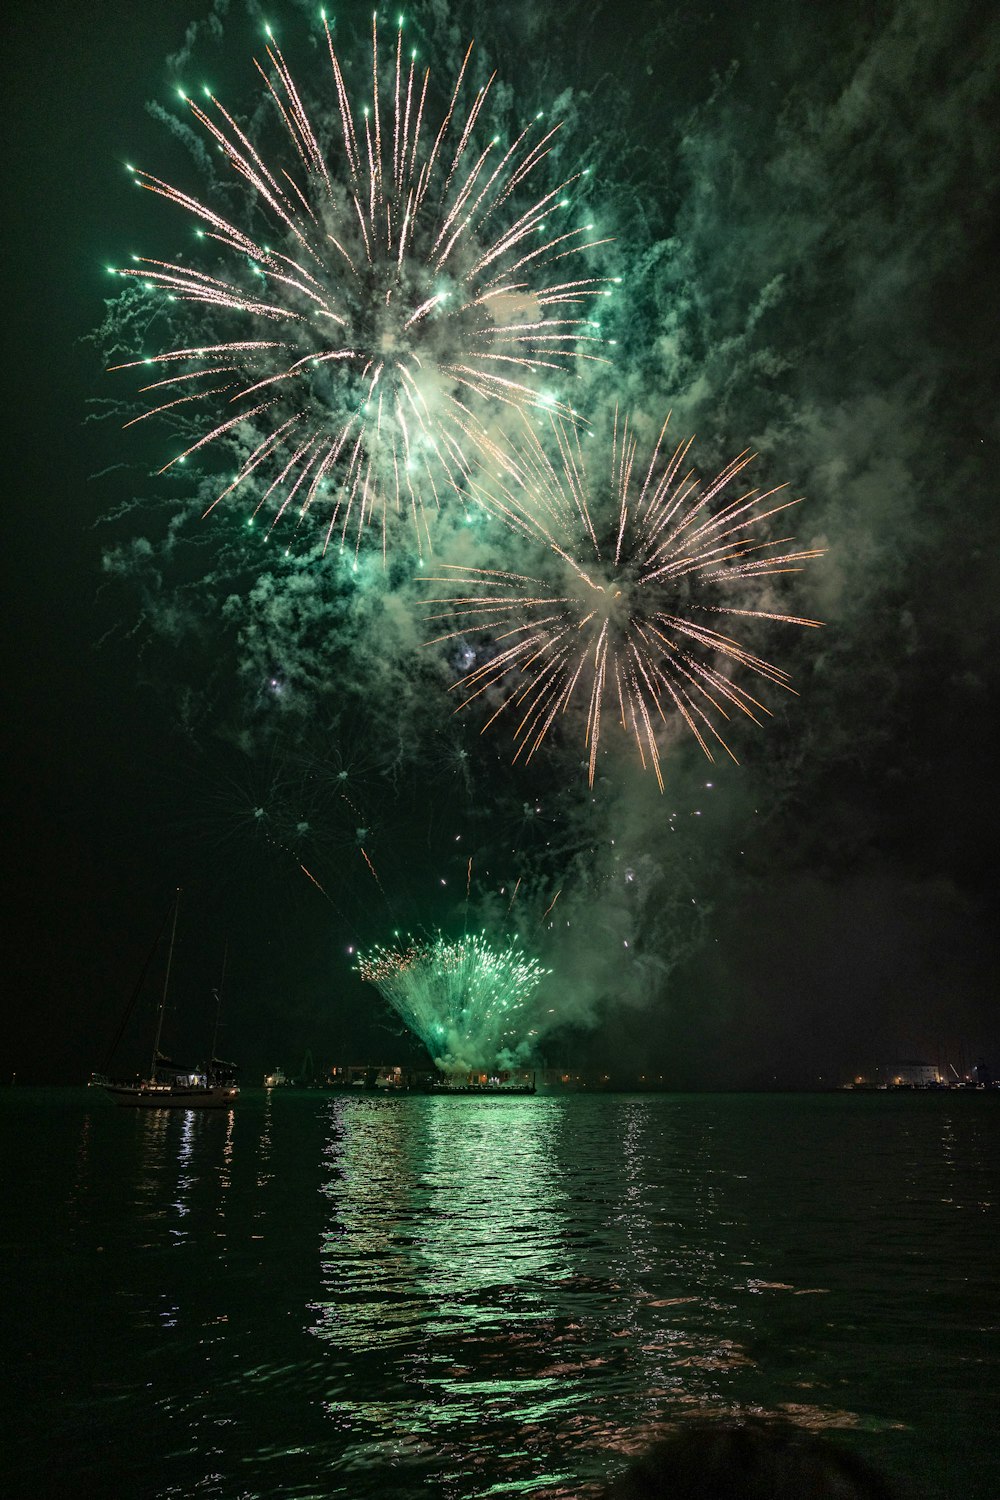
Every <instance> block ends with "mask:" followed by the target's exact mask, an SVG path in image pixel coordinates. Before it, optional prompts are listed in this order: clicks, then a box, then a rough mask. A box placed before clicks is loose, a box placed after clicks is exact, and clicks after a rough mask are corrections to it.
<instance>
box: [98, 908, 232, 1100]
mask: <svg viewBox="0 0 1000 1500" xmlns="http://www.w3.org/2000/svg"><path fill="white" fill-rule="evenodd" d="M180 906H181V893H180V891H179V890H178V892H177V894H176V897H175V899H174V903H173V923H172V926H171V929H170V948H169V950H168V953H167V969H166V973H165V974H164V977H163V991H162V993H161V995H160V1005H159V1010H158V1012H157V1018H156V1037H155V1040H154V1042H153V1058H152V1062H151V1063H150V1067H149V1075H148V1077H146V1078H141V1079H136V1080H135V1081H134V1082H132V1083H116V1082H113V1081H112V1080H111V1079H109V1078H108V1077H107V1076H106V1075H105V1073H104V1072H101V1073H94V1074H93V1075H92V1076H91V1080H90V1081H91V1084H93V1085H94V1086H96V1087H98V1088H101V1089H103V1090H104V1092H105V1093H106V1094H107V1095H108V1096H109V1098H111V1099H113V1100H114V1101H115V1103H116V1104H120V1105H122V1106H124V1107H125V1108H126V1109H231V1108H232V1106H233V1105H234V1104H235V1103H236V1100H237V1098H238V1097H239V1092H240V1091H239V1088H238V1087H237V1085H236V1072H237V1069H236V1067H235V1064H233V1063H226V1062H223V1061H222V1060H221V1059H220V1058H218V1057H216V1055H215V1049H216V1045H217V1042H218V1035H219V1015H220V1011H221V1007H222V997H221V990H216V991H215V992H214V993H215V1001H216V1007H215V1032H214V1035H213V1037H212V1053H211V1061H210V1063H209V1064H208V1066H207V1067H196V1068H184V1067H180V1066H178V1065H177V1064H176V1063H174V1062H172V1061H171V1059H170V1058H169V1057H165V1056H164V1054H163V1053H162V1052H161V1051H160V1042H161V1040H162V1037H163V1018H164V1015H165V1014H166V1009H167V994H168V992H169V989H170V971H171V968H172V967H173V960H174V943H175V942H176V939H177V918H178V915H179V914H180ZM162 931H163V929H162V928H161V929H160V933H158V934H157V938H156V942H155V943H154V945H153V949H152V950H151V952H150V955H149V957H148V958H147V960H146V963H145V965H144V966H143V971H142V973H141V974H140V976H139V980H138V983H137V984H136V987H135V989H134V990H133V992H132V997H131V999H130V1001H129V1004H128V1007H127V1009H126V1012H125V1015H124V1016H123V1018H122V1021H121V1024H120V1026H119V1028H118V1034H117V1036H116V1037H115V1040H114V1042H113V1043H112V1044H111V1048H110V1050H109V1053H108V1057H107V1059H106V1060H105V1067H107V1064H108V1063H109V1062H110V1059H111V1056H112V1055H113V1054H114V1051H115V1048H116V1047H117V1045H118V1042H119V1041H120V1040H121V1037H122V1033H123V1032H124V1030H125V1026H126V1024H127V1022H128V1018H129V1016H130V1015H131V1013H132V1010H133V1008H134V1006H135V1002H136V1000H137V998H138V995H139V991H140V989H141V988H142V982H143V979H144V978H145V975H146V970H147V969H148V968H149V964H150V961H151V959H152V956H153V953H154V952H155V951H156V948H157V946H158V945H159V941H160V936H161V935H162ZM224 976H225V969H223V977H224Z"/></svg>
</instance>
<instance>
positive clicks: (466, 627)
mask: <svg viewBox="0 0 1000 1500" xmlns="http://www.w3.org/2000/svg"><path fill="white" fill-rule="evenodd" d="M668 420H669V418H668ZM552 425H553V433H554V437H555V440H556V444H557V447H558V461H557V462H556V463H553V462H552V461H551V460H550V458H549V456H548V454H547V452H546V449H545V447H544V446H543V444H542V442H541V441H540V439H539V437H538V435H537V434H536V433H535V431H534V430H533V429H532V428H531V427H530V426H529V425H528V424H527V423H526V424H525V435H524V439H523V441H522V442H521V443H520V445H518V446H517V447H516V448H513V449H504V450H499V449H495V457H496V470H497V477H496V478H495V480H493V481H487V482H486V483H485V484H482V483H480V484H479V485H478V486H477V491H478V494H479V497H480V499H481V502H482V503H483V504H484V505H485V506H486V507H487V508H488V509H490V510H491V511H493V512H495V513H496V514H498V515H500V516H502V517H503V519H504V520H505V521H506V522H507V523H508V524H509V525H510V526H511V527H512V528H513V529H514V530H515V531H518V532H520V533H522V534H523V535H524V536H526V537H527V538H529V539H531V540H534V541H539V542H541V543H543V544H544V546H545V547H546V548H547V563H548V567H547V571H546V574H545V576H543V577H529V576H525V575H524V574H520V573H512V572H507V571H504V570H501V569H498V568H469V567H466V566H458V565H452V564H448V563H443V564H442V565H441V568H442V571H441V573H439V574H438V575H436V576H435V577H434V578H433V579H429V580H428V581H430V582H437V583H447V584H449V585H450V586H451V587H453V588H465V589H468V590H470V591H471V592H468V593H464V594H456V595H453V596H449V597H445V598H437V599H433V600H431V603H432V604H434V605H438V606H443V607H444V609H445V613H444V614H434V613H432V614H431V615H429V617H428V618H429V619H431V620H450V621H453V622H454V624H455V626H456V628H455V629H453V630H451V631H449V632H448V633H447V634H445V635H443V636H439V637H437V640H436V641H435V642H432V644H436V643H437V642H440V641H454V640H456V639H462V640H463V641H465V642H468V641H469V638H470V637H477V636H479V637H487V639H488V646H489V650H488V654H487V655H486V659H485V660H484V661H480V662H479V663H478V664H477V665H475V666H473V667H472V668H471V669H470V670H469V671H467V672H466V673H465V674H464V675H463V677H462V678H461V679H460V681H459V683H458V684H457V687H458V688H459V690H460V692H461V693H462V695H463V700H464V703H465V704H468V703H470V702H472V701H473V700H475V699H477V698H480V697H482V696H483V695H491V694H499V695H500V696H501V702H500V704H499V707H496V708H494V710H493V712H492V715H491V716H490V718H489V720H488V723H492V722H493V721H494V720H495V719H497V718H498V717H499V716H500V715H501V714H503V713H507V714H508V715H510V716H513V717H516V718H517V724H516V728H515V731H514V739H515V742H516V746H517V748H516V751H515V755H514V759H515V760H517V759H518V758H519V757H522V756H523V757H524V758H525V759H526V760H530V759H531V756H532V755H533V754H534V753H535V751H536V750H537V749H538V747H539V746H540V745H541V744H542V742H543V740H544V739H545V736H546V735H547V733H548V731H549V729H550V728H551V727H552V724H553V722H554V721H555V720H556V718H557V717H558V716H559V715H560V714H563V713H565V712H566V710H567V709H568V708H569V707H570V705H571V704H572V703H573V702H574V698H576V700H577V701H582V702H583V704H584V707H585V720H584V723H585V730H584V733H585V739H586V744H587V748H588V751H589V764H588V772H589V780H590V784H591V785H593V782H594V775H595V770H596V766H597V757H598V752H599V749H600V744H601V727H602V716H603V714H604V711H605V708H606V706H607V705H610V706H611V710H612V712H613V713H614V715H615V717H616V719H617V720H618V722H619V724H620V725H621V727H622V728H623V729H624V730H625V731H626V732H627V733H628V734H630V735H631V737H632V738H633V739H634V741H635V743H636V745H637V747H638V751H639V755H640V757H641V759H642V763H643V765H644V766H647V765H651V766H652V768H653V770H654V771H655V773H656V778H657V781H658V782H659V785H660V788H661V790H662V787H663V772H662V765H661V747H660V742H659V739H658V734H661V733H662V729H663V726H666V725H667V723H668V718H667V715H668V712H670V713H672V714H674V715H676V716H679V718H680V720H682V721H683V723H684V724H685V725H686V726H687V728H688V729H689V730H690V731H691V733H692V734H693V735H694V737H695V738H696V740H697V741H698V744H699V745H700V746H701V748H702V750H703V751H704V752H705V754H706V755H707V756H708V758H709V759H710V760H711V759H713V758H714V757H713V753H712V749H713V745H715V746H719V747H721V748H722V749H723V750H725V751H726V752H727V754H729V755H730V756H731V757H732V758H733V759H734V760H735V758H736V757H735V755H734V754H733V751H732V750H731V749H730V747H729V745H728V744H727V742H726V740H725V738H724V736H723V733H722V731H721V730H720V728H719V727H718V723H719V721H720V720H722V721H724V722H725V721H728V720H729V719H730V717H731V716H732V714H733V713H739V714H744V715H746V716H747V717H748V718H750V719H752V720H753V721H754V722H755V723H759V722H760V718H759V715H762V714H767V713H768V712H769V710H768V709H767V708H766V707H765V706H764V705H763V704H762V703H761V702H759V701H758V699H756V698H755V697H753V695H752V694H751V693H750V692H748V691H747V689H746V688H744V687H742V686H741V685H740V683H739V682H737V681H735V680H733V678H732V677H731V676H730V675H729V673H730V669H732V668H742V669H744V670H745V671H748V672H750V673H753V674H755V675H757V676H758V677H761V678H765V679H766V680H767V681H769V682H771V683H775V684H777V685H778V686H780V687H782V688H785V689H788V690H789V691H791V690H792V689H791V688H790V684H789V678H788V674H787V673H786V672H784V671H782V669H781V668H780V667H776V666H773V665H772V664H771V663H770V662H768V661H765V660H764V659H763V658H762V657H761V656H758V655H757V654H756V653H755V652H754V651H753V650H751V649H750V648H749V647H748V646H745V645H742V644H741V643H740V642H739V641H738V640H736V639H735V638H734V637H733V636H732V635H729V634H728V633H726V632H725V631H724V630H720V629H719V628H718V622H720V621H726V622H728V621H730V620H732V621H734V622H750V621H755V620H768V621H778V622H781V623H783V624H791V625H804V626H817V625H818V624H819V623H820V622H819V621H818V620H808V619H803V618H801V617H799V616H797V615H790V614H786V613H784V612H783V611H782V610H780V609H779V608H777V607H770V608H768V607H758V608H754V607H750V605H749V604H748V603H744V604H742V605H741V604H740V602H739V601H738V599H737V602H735V603H734V602H730V601H731V599H732V598H733V597H734V596H735V595H738V593H739V590H740V589H741V588H742V589H744V590H746V588H747V586H748V585H751V584H756V583H757V581H758V580H760V579H763V578H768V577H770V576H772V575H775V574H779V573H787V572H796V571H798V570H799V569H800V568H801V565H802V563H803V562H805V561H806V560H807V559H809V558H813V557H817V556H819V555H820V554H819V552H818V551H817V550H816V549H797V548H794V547H792V543H793V538H791V537H789V536H781V537H777V538H772V537H771V536H770V535H768V534H767V533H766V530H765V528H766V525H767V523H768V522H770V521H771V520H772V518H774V517H775V516H777V515H779V514H782V513H784V512H786V511H788V510H789V509H791V507H793V506H795V505H797V504H798V503H799V502H798V501H797V500H793V499H788V498H785V497H784V494H783V491H784V486H781V487H779V488H778V489H773V490H768V491H766V492H765V493H760V492H759V491H757V490H750V491H749V492H747V493H744V494H741V495H738V496H736V497H734V498H723V496H724V492H725V491H727V489H729V488H730V487H731V486H732V484H733V482H734V480H735V479H736V478H737V476H738V475H739V474H740V473H741V472H742V470H743V469H744V468H745V467H746V466H747V464H748V463H749V462H750V461H751V458H752V455H750V454H748V453H742V454H740V456H739V457H738V458H736V459H734V460H733V461H732V462H731V463H729V464H727V465H726V467H725V468H724V469H723V470H722V471H721V472H720V473H719V474H718V475H717V476H716V478H715V479H713V480H711V481H710V482H709V483H707V484H704V485H702V484H701V483H699V481H698V480H697V479H696V478H695V477H694V475H693V474H692V473H691V471H690V470H688V469H686V467H685V465H686V462H687V457H688V452H689V449H690V446H691V440H690V439H688V441H686V442H682V443H680V444H679V445H678V446H677V447H676V448H675V449H674V451H673V453H672V454H671V456H670V457H669V458H661V454H662V445H663V441H664V437H665V435H666V430H667V423H666V422H665V423H664V425H663V428H662V430H661V432H660V436H659V439H658V440H657V443H656V445H655V447H654V450H653V453H652V457H651V458H650V460H649V463H648V466H646V467H645V468H644V469H639V470H637V468H636V455H637V446H638V445H637V440H636V438H635V436H634V434H633V432H632V431H631V430H630V428H629V424H628V421H627V420H624V421H622V422H621V424H620V425H619V421H618V417H617V414H616V417H615V424H614V435H613V441H612V447H611V474H610V481H609V480H608V479H606V478H605V477H604V476H603V475H602V477H601V479H600V480H598V481H594V480H592V479H591V478H590V477H589V476H588V473H587V465H586V463H585V461H584V454H583V445H582V443H581V441H580V436H579V432H578V430H577V429H575V428H573V427H571V426H569V425H567V424H566V423H564V422H561V421H559V420H558V419H554V420H553V424H552ZM790 547H792V550H787V549H789V548H790ZM553 564H554V566H553ZM710 622H713V623H710Z"/></svg>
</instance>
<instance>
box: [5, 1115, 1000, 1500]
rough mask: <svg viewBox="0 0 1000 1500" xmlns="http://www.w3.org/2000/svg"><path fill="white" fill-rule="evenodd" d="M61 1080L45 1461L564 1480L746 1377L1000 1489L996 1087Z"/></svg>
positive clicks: (28, 1200) (871, 1443) (890, 1462)
mask: <svg viewBox="0 0 1000 1500" xmlns="http://www.w3.org/2000/svg"><path fill="white" fill-rule="evenodd" d="M59 1097H60V1098H62V1099H63V1100H64V1103H63V1105H62V1106H61V1107H60V1108H59V1109H53V1108H52V1107H51V1106H52V1098H53V1095H43V1094H41V1093H40V1094H39V1095H38V1096H36V1097H35V1102H34V1104H32V1100H31V1096H29V1095H27V1094H26V1093H25V1095H24V1097H23V1098H22V1099H18V1100H15V1101H10V1100H8V1101H7V1103H8V1110H9V1109H10V1108H11V1106H12V1103H13V1104H14V1105H16V1106H17V1107H18V1108H19V1109H20V1110H22V1111H26V1112H27V1114H26V1115H25V1119H24V1121H23V1122H22V1123H23V1128H22V1129H21V1130H20V1131H19V1133H18V1139H19V1140H21V1141H23V1142H24V1144H25V1150H24V1152H23V1153H21V1154H20V1155H18V1154H15V1155H13V1156H12V1157H11V1161H10V1166H9V1168H8V1176H7V1178H6V1179H5V1183H4V1195H5V1196H4V1201H5V1203H6V1204H7V1205H8V1207H9V1208H10V1214H9V1220H10V1222H9V1227H8V1230H7V1233H6V1235H5V1238H7V1240H8V1253H9V1252H10V1251H12V1252H13V1254H14V1257H15V1261H14V1265H15V1267H16V1271H17V1275H18V1278H19V1280H18V1285H19V1286H21V1287H23V1291H24V1295H23V1297H21V1298H19V1299H17V1305H16V1306H15V1307H14V1309H13V1311H12V1313H11V1314H10V1315H9V1317H8V1321H9V1322H10V1324H11V1332H12V1340H11V1348H12V1349H13V1350H14V1351H15V1352H16V1358H15V1360H14V1368H15V1371H16V1382H15V1389H16V1390H17V1391H18V1392H19V1394H20V1395H21V1397H22V1400H21V1402H20V1403H19V1417H18V1421H17V1423H16V1426H15V1431H14V1433H13V1436H12V1442H13V1449H12V1451H13V1452H14V1453H15V1455H20V1457H15V1460H14V1462H15V1465H16V1463H18V1462H23V1465H24V1474H25V1476H27V1475H29V1474H33V1475H34V1479H35V1482H36V1485H37V1487H38V1488H40V1489H41V1490H43V1491H44V1490H45V1488H46V1486H45V1465H46V1464H49V1465H51V1466H52V1472H53V1473H58V1472H65V1470H66V1466H67V1464H70V1465H71V1466H72V1465H80V1466H86V1468H87V1469H88V1471H90V1472H92V1473H94V1474H95V1475H99V1476H101V1479H102V1482H103V1484H104V1485H105V1487H111V1488H112V1489H114V1487H115V1486H116V1485H119V1486H120V1485H121V1484H125V1486H126V1490H127V1492H128V1493H130V1494H134V1495H147V1494H148V1495H157V1496H159V1495H164V1496H166V1495H175V1494H176V1495H190V1494H193V1493H198V1494H208V1495H212V1494H214V1495H220V1496H230V1495H236V1494H239V1495H244V1494H245V1495H277V1494H281V1495H287V1496H303V1497H304V1496H313V1495H317V1496H318V1495H321V1494H322V1495H351V1496H358V1497H365V1496H369V1495H371V1496H374V1495H376V1494H378V1495H389V1496H399V1497H403V1496H409V1495H416V1494H417V1493H418V1492H420V1493H427V1492H428V1490H429V1492H430V1493H432V1494H440V1495H442V1496H446V1497H449V1500H450V1497H454V1500H458V1497H465V1496H485V1495H487V1494H489V1495H502V1494H525V1493H527V1494H533V1495H537V1496H540V1497H553V1500H554V1497H569V1496H571V1495H573V1496H577V1495H579V1496H585V1495H588V1494H594V1493H596V1489H597V1487H598V1484H599V1480H600V1478H601V1477H602V1476H603V1475H605V1474H606V1473H608V1472H609V1471H610V1470H612V1469H614V1468H616V1467H620V1465H621V1462H622V1461H623V1455H625V1454H626V1453H628V1452H630V1451H632V1450H634V1449H636V1448H638V1447H641V1446H642V1445H644V1444H645V1443H646V1442H647V1441H648V1440H650V1438H652V1437H655V1436H657V1435H659V1434H661V1433H662V1432H663V1431H665V1430H667V1429H669V1428H670V1427H671V1426H672V1425H676V1423H677V1422H679V1421H684V1420H687V1419H689V1418H690V1417H692V1416H704V1415H707V1414H713V1413H730V1412H748V1411H753V1412H773V1413H778V1414H780V1415H783V1416H784V1417H786V1418H787V1419H789V1420H791V1421H794V1422H797V1423H800V1424H803V1425H806V1426H809V1427H813V1428H820V1429H825V1428H833V1429H837V1430H838V1432H839V1434H840V1435H841V1437H842V1438H843V1440H845V1441H847V1442H849V1443H851V1444H852V1445H853V1446H855V1447H857V1448H858V1449H859V1450H860V1451H862V1452H864V1453H865V1454H866V1455H867V1456H868V1457H869V1458H871V1459H873V1460H874V1461H875V1462H876V1463H877V1464H881V1465H883V1466H887V1467H889V1468H890V1469H894V1470H896V1471H897V1472H901V1473H903V1474H906V1473H907V1472H909V1473H911V1474H915V1475H919V1476H920V1478H921V1481H922V1482H923V1483H924V1484H925V1486H926V1492H927V1493H928V1494H929V1495H935V1494H938V1495H946V1494H949V1493H956V1492H959V1491H960V1492H961V1493H962V1494H963V1495H964V1496H976V1495H979V1494H981V1495H983V1496H986V1495H991V1494H993V1493H994V1490H995V1488H996V1486H995V1483H994V1480H995V1478H996V1458H995V1455H993V1453H992V1451H991V1448H990V1446H989V1438H988V1434H989V1432H990V1431H991V1417H990V1414H989V1412H988V1410H987V1407H988V1396H989V1391H990V1390H991V1389H993V1390H995V1388H996V1384H997V1380H996V1377H997V1374H998V1373H1000V1360H998V1356H997V1352H996V1347H995V1331H996V1328H997V1325H998V1324H1000V1299H998V1294H997V1289H996V1286H995V1283H994V1280H993V1276H992V1256H993V1251H994V1248H995V1237H996V1226H997V1216H996V1215H997V1210H996V1201H997V1173H998V1163H997V1153H996V1151H995V1133H996V1126H997V1124H998V1123H1000V1108H998V1107H997V1106H998V1105H1000V1100H994V1099H992V1098H983V1097H981V1096H978V1097H955V1096H937V1097H924V1096H908V1097H891V1098H890V1097H885V1096H882V1097H877V1098H873V1099H872V1098H859V1097H841V1096H833V1097H827V1096H817V1097H809V1096H803V1097H794V1096H789V1097H777V1096H758V1097H743V1098H740V1097H701V1098H697V1097H690V1098H676V1097H674V1098H670V1097H660V1098H655V1097H648V1096H647V1097H629V1096H621V1097H606V1098H568V1099H545V1098H535V1099H530V1098H528V1099H525V1098H512V1099H498V1100H489V1099H482V1100H477V1099H466V1098H459V1099H447V1098H439V1097H434V1098H413V1099H406V1098H403V1099H397V1100H391V1099H380V1098H373V1097H368V1096H363V1097H350V1096H332V1095H296V1094H293V1093H288V1094H284V1095H282V1094H277V1093H276V1094H271V1095H267V1096H265V1095H253V1094H250V1095H248V1096H247V1097H245V1098H244V1099H243V1100H241V1102H240V1105H239V1108H238V1109H236V1110H234V1111H230V1112H227V1113H225V1114H218V1115H214V1114H207V1113H206V1114H197V1113H194V1112H190V1113H178V1114H169V1113H159V1112H150V1113H145V1112H136V1114H134V1115H133V1114H131V1113H129V1112H126V1111H116V1110H115V1109H113V1108H112V1107H110V1106H105V1105H104V1104H103V1103H102V1102H101V1103H99V1102H97V1101H95V1100H94V1098H93V1097H92V1096H88V1097H87V1098H86V1099H83V1098H82V1097H81V1096H80V1095H72V1094H69V1093H67V1094H66V1095H64V1096H59ZM29 1246H30V1247H31V1251H32V1253H31V1255H30V1256H29V1255H28V1253H27V1251H28V1248H29ZM40 1465H41V1470H40V1468H39V1466H40ZM15 1472H17V1471H16V1468H15ZM991 1474H992V1476H993V1479H991V1477H990V1476H991ZM49 1488H51V1485H50V1486H49Z"/></svg>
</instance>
